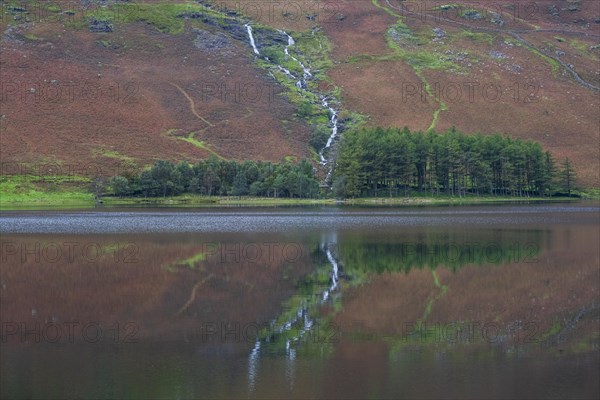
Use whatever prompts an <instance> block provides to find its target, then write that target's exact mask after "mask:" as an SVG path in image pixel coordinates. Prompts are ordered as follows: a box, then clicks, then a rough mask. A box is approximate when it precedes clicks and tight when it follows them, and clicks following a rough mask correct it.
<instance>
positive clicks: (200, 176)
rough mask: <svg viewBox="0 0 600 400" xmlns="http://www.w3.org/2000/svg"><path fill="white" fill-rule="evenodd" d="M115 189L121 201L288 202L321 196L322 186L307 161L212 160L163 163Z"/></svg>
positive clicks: (117, 182)
mask: <svg viewBox="0 0 600 400" xmlns="http://www.w3.org/2000/svg"><path fill="white" fill-rule="evenodd" d="M111 187H112V191H113V193H114V194H115V195H117V196H121V197H125V196H129V197H132V196H136V197H164V196H175V195H178V194H183V193H195V194H201V195H206V196H246V195H250V196H261V197H288V198H314V197H318V196H319V182H318V181H317V179H316V177H315V174H314V169H313V167H312V165H311V164H310V162H308V161H306V160H302V161H301V162H300V163H298V164H294V163H290V162H283V163H279V164H273V163H270V162H255V161H244V162H242V163H238V162H236V161H226V160H219V159H217V158H216V157H211V158H209V159H208V160H202V161H199V162H198V163H196V164H194V165H190V164H189V163H188V162H186V161H181V162H179V163H178V164H173V163H172V162H170V161H164V160H160V161H157V162H156V163H155V164H154V165H153V166H152V168H150V169H148V170H145V171H143V172H141V173H140V174H139V175H138V176H136V177H131V178H129V179H128V178H126V177H123V176H115V177H113V178H112V180H111Z"/></svg>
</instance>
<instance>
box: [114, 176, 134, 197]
mask: <svg viewBox="0 0 600 400" xmlns="http://www.w3.org/2000/svg"><path fill="white" fill-rule="evenodd" d="M110 185H111V187H112V191H113V193H114V194H115V195H117V196H129V195H130V194H131V188H130V187H129V181H128V180H127V178H125V177H123V176H120V175H118V176H115V177H113V178H112V179H111V181H110Z"/></svg>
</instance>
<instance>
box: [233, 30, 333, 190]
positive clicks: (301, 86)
mask: <svg viewBox="0 0 600 400" xmlns="http://www.w3.org/2000/svg"><path fill="white" fill-rule="evenodd" d="M244 26H245V27H246V30H247V31H248V38H249V40H250V45H251V46H252V49H253V50H254V53H255V54H257V55H260V52H259V51H258V48H257V46H256V42H255V40H254V35H253V33H252V27H251V26H250V24H245V25H244ZM278 32H279V33H281V34H282V35H284V36H286V37H287V40H288V42H287V46H286V47H285V49H284V53H285V55H286V56H288V57H290V58H291V59H292V60H294V61H295V62H296V63H297V64H298V65H299V66H300V68H302V78H298V77H297V76H295V75H294V74H293V73H292V72H291V71H290V70H288V69H287V68H284V67H282V66H281V65H279V64H277V65H276V67H277V69H278V70H279V71H281V72H283V73H284V74H285V75H286V76H288V77H290V78H291V79H292V80H294V81H295V82H296V88H298V90H302V91H307V92H309V90H308V84H307V82H308V80H309V79H311V78H312V77H313V74H312V72H311V71H310V69H309V68H308V67H307V66H306V65H304V64H303V63H302V61H300V60H299V59H298V58H296V57H294V56H293V55H292V54H291V53H290V48H291V47H292V46H294V45H295V44H296V41H295V40H294V38H293V37H292V36H291V35H289V34H287V33H286V32H285V31H282V30H278ZM265 60H267V61H268V62H271V60H269V58H267V57H265ZM271 75H272V74H271ZM321 106H322V107H323V108H324V109H325V110H327V113H328V115H329V128H330V129H331V134H330V135H329V138H328V139H327V144H326V145H325V147H323V148H322V149H321V151H320V152H319V158H320V162H321V165H328V164H330V160H328V159H327V158H326V157H325V152H326V151H327V150H328V149H330V148H331V146H332V145H333V143H334V141H335V140H336V138H337V136H338V131H339V125H338V113H337V111H336V110H335V109H334V108H333V107H331V105H330V104H329V102H328V100H327V98H326V97H325V96H321ZM332 173H333V164H331V165H329V168H328V172H327V177H326V178H325V182H330V181H331V175H332Z"/></svg>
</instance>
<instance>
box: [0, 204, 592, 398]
mask: <svg viewBox="0 0 600 400" xmlns="http://www.w3.org/2000/svg"><path fill="white" fill-rule="evenodd" d="M599 226H600V207H599V206H598V203H577V204H550V205H549V204H537V205H517V206H515V205H511V206H477V207H437V208H402V209H400V208H349V207H340V208H335V207H316V208H260V209H256V208H254V209H252V208H229V209H224V208H215V209H199V210H193V209H183V210H182V209H179V210H177V209H136V210H131V209H129V210H127V209H106V210H101V211H98V210H94V211H35V212H34V211H32V212H21V211H18V212H2V213H0V234H1V249H2V254H1V257H2V259H1V267H0V319H1V328H2V332H1V333H2V337H1V343H0V346H1V357H0V367H1V371H0V376H1V384H0V397H2V398H3V399H4V398H182V399H185V398H210V399H213V398H261V399H262V398H284V397H285V398H307V397H321V398H323V397H325V398H360V399H363V398H478V399H479V398H506V397H517V398H597V397H598V396H599V395H600V388H599V385H600V384H599V378H598V377H599V373H600V345H599V344H600V336H599V331H600V254H599V245H598V244H599V243H600V232H599V229H600V228H599Z"/></svg>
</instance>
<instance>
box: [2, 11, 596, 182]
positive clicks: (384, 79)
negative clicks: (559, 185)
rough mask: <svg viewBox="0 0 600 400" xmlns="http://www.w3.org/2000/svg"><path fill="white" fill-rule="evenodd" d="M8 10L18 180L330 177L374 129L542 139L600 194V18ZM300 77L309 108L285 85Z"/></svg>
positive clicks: (9, 129) (5, 143)
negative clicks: (244, 164)
mask: <svg viewBox="0 0 600 400" xmlns="http://www.w3.org/2000/svg"><path fill="white" fill-rule="evenodd" d="M0 4H1V5H2V21H1V26H0V28H1V31H2V43H1V55H0V66H1V69H0V78H1V80H2V96H1V102H0V106H1V109H2V110H1V112H0V114H1V117H0V118H1V119H0V123H1V127H0V157H1V159H2V163H3V174H12V173H25V172H29V171H31V170H32V169H34V170H35V169H39V168H40V165H41V166H42V170H43V171H49V170H51V169H52V168H54V171H50V172H48V173H53V172H54V173H55V171H56V170H57V169H59V170H61V172H62V174H63V175H64V174H68V172H70V173H72V174H77V175H86V174H87V175H89V176H91V175H92V174H97V173H98V171H100V174H103V175H112V174H114V172H115V171H117V170H118V168H131V169H136V170H139V169H140V168H143V167H145V166H147V165H148V164H150V163H152V162H153V161H154V160H156V159H169V160H172V161H178V160H181V159H188V160H189V161H195V160H197V159H199V158H207V157H208V156H210V155H211V154H213V155H216V156H217V157H222V158H226V159H234V160H244V159H254V160H268V161H279V160H282V159H285V158H288V159H300V158H312V159H313V160H314V161H315V165H316V164H318V161H319V154H318V153H319V151H320V150H322V148H323V146H324V145H325V141H326V138H327V136H328V135H329V134H330V131H331V128H332V125H334V124H338V123H339V128H340V132H341V133H342V134H343V130H344V128H347V127H349V126H351V125H352V124H356V123H365V124H367V125H369V126H383V127H393V126H396V127H403V126H408V127H409V128H410V129H411V130H427V129H430V128H431V129H436V130H445V129H448V128H450V127H451V126H456V127H457V128H458V129H459V130H461V131H463V132H466V133H477V132H481V133H483V134H492V133H496V132H500V133H507V134H509V135H511V136H513V137H518V138H522V139H534V140H536V141H539V142H540V143H541V144H542V146H543V147H544V148H545V149H547V150H551V151H552V152H553V153H554V154H555V156H556V158H558V159H562V158H565V157H569V158H570V159H572V160H573V162H574V165H575V167H576V169H577V172H578V176H579V181H580V183H581V184H583V185H586V186H594V187H598V186H600V184H599V180H600V177H599V171H600V169H599V168H598V160H599V159H600V151H599V147H598V144H599V143H600V131H599V129H600V128H599V127H600V120H599V118H600V113H599V112H598V110H599V109H600V100H599V97H598V93H599V87H600V68H599V61H600V45H599V40H600V3H598V2H596V1H585V0H580V1H578V0H543V1H538V2H530V1H524V0H518V1H517V0H513V1H512V2H510V4H504V3H494V4H492V3H489V4H488V3H483V2H482V3H477V4H476V5H473V4H474V3H473V2H464V1H460V0H459V1H454V2H452V3H448V4H441V3H439V2H430V1H412V2H407V1H398V0H339V1H336V2H327V1H317V2H315V1H306V2H304V1H299V2H294V4H287V5H274V3H273V2H272V1H268V0H264V1H262V0H261V1H254V2H251V4H250V3H240V2H236V1H232V0H231V1H230V0H215V1H212V2H209V1H196V2H191V1H172V2H160V1H138V2H135V3H133V2H124V1H87V0H86V1H80V2H78V1H56V2H37V1H2V2H0ZM486 4H487V5H486ZM246 23H249V24H250V25H252V27H253V28H254V29H255V34H256V41H257V43H256V44H257V46H258V48H257V49H258V50H260V53H261V54H260V56H259V55H257V54H255V53H256V52H253V48H252V47H251V45H250V43H249V38H248V36H247V32H246V30H245V26H244V25H245V24H246ZM277 29H281V30H285V35H287V34H288V33H289V34H290V35H292V36H293V38H294V40H295V44H294V46H291V45H290V44H289V43H288V42H287V37H286V36H285V35H284V33H283V32H278V31H277ZM286 44H287V45H288V47H286ZM284 48H285V50H286V51H287V50H288V48H289V50H290V52H291V53H289V54H291V55H292V56H295V57H296V58H297V61H298V63H295V62H293V61H292V60H291V59H290V55H289V54H288V55H286V56H284V55H283V52H284ZM263 53H264V54H263ZM265 54H267V55H269V57H270V59H271V61H270V62H271V64H269V62H265V61H264V60H263V59H262V58H261V57H264V56H265ZM284 57H285V58H284ZM278 61H279V62H281V63H282V65H283V67H285V69H287V70H288V73H289V74H288V76H287V77H286V76H285V74H284V72H282V70H281V69H277V68H275V66H276V64H275V63H276V62H278ZM298 65H306V66H307V67H308V68H309V69H310V71H311V76H310V77H309V79H308V80H306V79H305V81H304V84H305V86H304V88H303V89H302V90H304V91H302V90H298V91H295V89H294V82H293V79H288V80H289V82H288V81H286V79H287V78H288V77H289V76H294V77H300V76H301V75H302V69H300V68H299V67H298ZM290 71H291V72H290ZM305 78H306V74H305ZM320 96H326V97H320ZM323 99H327V100H328V101H329V103H327V107H325V106H323V104H322V100H323ZM329 107H332V108H331V109H329ZM332 110H333V111H334V113H339V122H338V121H334V120H333V119H332V116H335V117H336V118H337V114H333V115H332V113H331V111H332ZM315 132H316V133H315ZM310 143H312V144H313V145H312V146H311V144H310ZM315 143H316V145H315ZM324 154H325V156H326V157H327V158H331V157H332V152H324ZM49 166H51V167H49ZM73 170H76V171H79V172H77V173H73V172H72V171H73ZM90 171H93V172H90Z"/></svg>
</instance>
